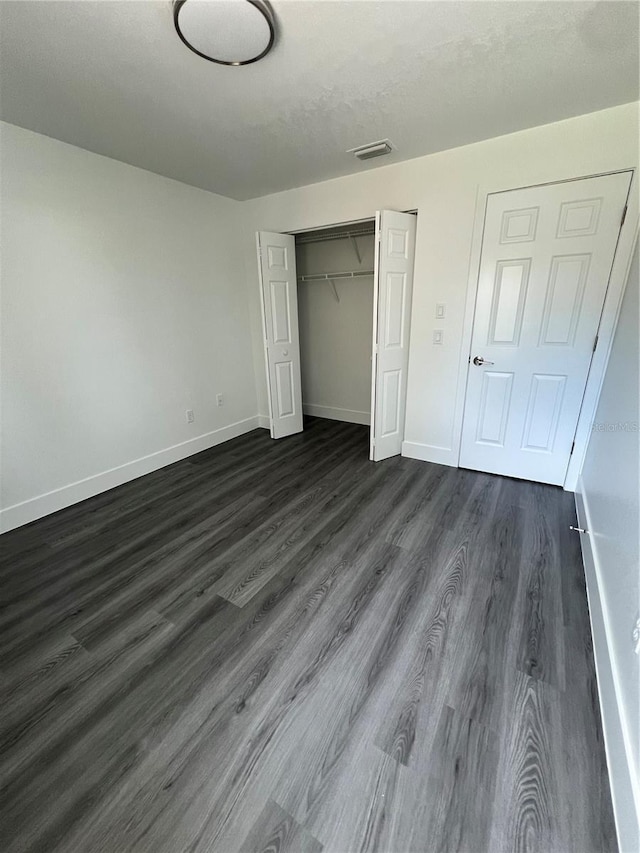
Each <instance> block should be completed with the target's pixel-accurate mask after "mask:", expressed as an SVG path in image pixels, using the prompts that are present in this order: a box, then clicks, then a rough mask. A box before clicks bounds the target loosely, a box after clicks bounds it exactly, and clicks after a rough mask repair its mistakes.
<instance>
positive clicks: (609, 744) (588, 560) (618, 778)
mask: <svg viewBox="0 0 640 853" xmlns="http://www.w3.org/2000/svg"><path fill="white" fill-rule="evenodd" d="M575 500H576V512H577V515H578V526H579V527H583V528H585V529H586V530H592V529H593V528H592V524H591V517H590V514H589V503H588V498H587V496H586V495H585V492H584V484H583V482H582V477H579V478H578V486H577V490H576V497H575ZM580 539H581V543H582V559H583V562H584V572H585V580H586V586H587V599H588V601H589V618H590V620H591V635H592V638H593V655H594V658H595V663H596V676H597V682H598V694H599V697H600V711H601V715H602V728H603V731H604V742H605V749H606V753H607V765H608V769H609V780H610V783H611V798H612V800H613V811H614V816H615V822H616V831H617V834H618V845H619V848H620V853H631V851H634V853H635V851H637V850H640V784H639V783H640V780H638V779H636V778H635V772H634V770H633V763H632V760H631V755H632V753H631V732H630V729H629V726H630V725H631V724H633V721H629V720H628V719H627V716H626V714H625V713H624V711H623V709H622V707H621V703H620V701H619V700H620V688H619V683H618V671H617V668H616V665H615V660H614V658H613V656H612V649H613V645H612V642H611V629H610V626H609V615H608V612H607V608H606V603H605V599H604V596H603V586H602V574H601V572H602V567H601V566H600V563H599V560H598V553H597V549H596V548H594V541H593V536H592V535H588V534H585V533H583V534H581V535H580Z"/></svg>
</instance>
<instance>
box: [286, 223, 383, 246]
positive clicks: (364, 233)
mask: <svg viewBox="0 0 640 853" xmlns="http://www.w3.org/2000/svg"><path fill="white" fill-rule="evenodd" d="M375 233H376V232H375V228H374V227H369V228H350V229H349V230H348V231H338V232H336V233H333V234H298V235H297V236H296V244H297V245H301V244H303V243H323V242H324V241H325V240H347V239H349V238H350V237H368V236H373V235H374V234H375Z"/></svg>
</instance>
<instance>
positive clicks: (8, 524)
mask: <svg viewBox="0 0 640 853" xmlns="http://www.w3.org/2000/svg"><path fill="white" fill-rule="evenodd" d="M258 426H259V418H258V416H257V415H256V416H254V417H251V418H246V419H245V420H242V421H237V422H236V423H233V424H229V425H228V426H225V427H221V428H220V429H216V430H213V431H212V432H207V433H204V435H199V436H196V437H195V438H190V439H188V440H187V441H182V442H180V443H179V444H174V445H173V446H172V447H166V448H164V449H163V450H157V451H156V452H155V453H150V454H148V456H141V457H140V458H139V459H133V460H132V461H131V462H125V463H124V464H123V465H118V466H117V467H115V468H110V469H109V470H108V471H102V472H101V473H100V474H93V475H92V476H91V477H85V479H83V480H78V481H77V482H75V483H69V485H67V486H62V487H61V488H59V489H54V490H53V491H51V492H46V493H45V494H43V495H38V496H37V497H35V498H30V499H29V500H27V501H22V503H18V504H14V505H13V506H9V507H7V508H6V509H3V510H1V511H0V533H6V532H7V531H8V530H13V529H14V528H15V527H21V526H22V525H23V524H28V523H29V522H30V521H35V520H36V519H37V518H42V517H43V516H45V515H50V514H51V513H52V512H57V511H58V510H59V509H64V508H65V507H67V506H71V505H72V504H75V503H78V502H79V501H84V500H86V499H87V498H91V497H93V496H94V495H98V494H100V493H101V492H106V491H108V490H109V489H113V488H114V487H115V486H121V485H122V484H123V483H128V482H129V481H130V480H135V479H136V478H137V477H142V476H144V475H145V474H149V473H150V472H151V471H156V470H157V469H158V468H164V466H165V465H171V463H173V462H178V461H179V460H180V459H185V458H186V457H187V456H192V455H193V454H194V453H200V451H202V450H207V449H208V448H209V447H214V446H215V445H216V444H222V442H224V441H229V439H231V438H236V437H237V436H239V435H244V433H246V432H250V431H251V430H252V429H256V428H257V427H258Z"/></svg>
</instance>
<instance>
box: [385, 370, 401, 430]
mask: <svg viewBox="0 0 640 853" xmlns="http://www.w3.org/2000/svg"><path fill="white" fill-rule="evenodd" d="M401 383H402V376H401V372H400V371H399V370H386V371H385V372H384V373H383V375H382V424H381V434H380V438H388V437H389V436H391V435H396V434H397V433H398V431H399V429H400V399H401V398H400V390H401Z"/></svg>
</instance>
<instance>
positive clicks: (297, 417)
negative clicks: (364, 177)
mask: <svg viewBox="0 0 640 853" xmlns="http://www.w3.org/2000/svg"><path fill="white" fill-rule="evenodd" d="M258 255H259V258H258V260H259V266H260V290H261V294H262V319H263V324H264V340H265V361H266V365H267V388H268V393H269V417H270V429H271V438H284V436H286V435H292V434H293V433H296V432H302V382H301V379H300V342H299V337H298V292H297V284H298V283H297V279H296V245H295V239H294V238H293V237H292V236H291V235H290V234H272V233H270V232H269V231H260V232H258Z"/></svg>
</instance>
